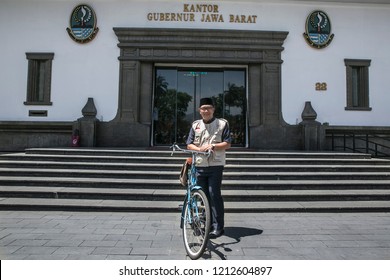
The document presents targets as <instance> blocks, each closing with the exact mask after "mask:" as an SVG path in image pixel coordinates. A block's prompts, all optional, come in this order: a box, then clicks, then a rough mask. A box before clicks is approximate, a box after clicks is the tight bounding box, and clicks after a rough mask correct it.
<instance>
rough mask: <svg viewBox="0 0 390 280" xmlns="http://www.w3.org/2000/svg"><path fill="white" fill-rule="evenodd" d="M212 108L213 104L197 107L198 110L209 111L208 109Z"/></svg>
mask: <svg viewBox="0 0 390 280" xmlns="http://www.w3.org/2000/svg"><path fill="white" fill-rule="evenodd" d="M212 109H214V107H213V106H203V107H200V108H199V110H200V111H203V112H204V111H210V110H212Z"/></svg>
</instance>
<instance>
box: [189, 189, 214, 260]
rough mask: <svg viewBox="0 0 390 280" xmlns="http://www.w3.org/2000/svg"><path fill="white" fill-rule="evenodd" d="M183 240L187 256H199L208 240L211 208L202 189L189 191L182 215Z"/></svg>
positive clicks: (196, 257) (193, 257)
mask: <svg viewBox="0 0 390 280" xmlns="http://www.w3.org/2000/svg"><path fill="white" fill-rule="evenodd" d="M183 219H184V223H183V241H184V247H185V249H186V251H187V254H188V256H189V257H190V258H191V259H193V260H196V259H198V258H200V257H201V256H202V255H203V253H204V251H205V249H206V247H207V243H208V241H209V233H210V225H211V209H210V204H209V201H208V199H207V196H206V194H205V193H204V191H203V190H195V191H193V192H192V193H191V197H190V201H188V202H187V203H186V204H185V209H184V215H183Z"/></svg>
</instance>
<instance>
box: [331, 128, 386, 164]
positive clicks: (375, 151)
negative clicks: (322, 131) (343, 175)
mask: <svg viewBox="0 0 390 280" xmlns="http://www.w3.org/2000/svg"><path fill="white" fill-rule="evenodd" d="M326 137H327V138H329V137H330V138H331V149H332V151H339V150H342V151H351V152H354V153H366V154H371V155H372V156H374V157H384V158H390V135H384V134H373V133H369V132H366V133H364V132H348V131H344V132H343V131H329V132H328V133H327V134H326ZM340 140H342V141H340Z"/></svg>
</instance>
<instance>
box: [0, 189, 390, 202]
mask: <svg viewBox="0 0 390 280" xmlns="http://www.w3.org/2000/svg"><path fill="white" fill-rule="evenodd" d="M222 195H223V197H224V201H294V200H305V201H327V200H329V201H339V200H347V201H348V200H359V201H363V200H390V189H387V190H294V189H292V190H226V189H223V190H222ZM184 196H185V189H184V188H182V189H172V190H167V189H163V190H161V189H160V190H159V189H157V190H155V189H117V188H98V189H97V188H66V187H50V186H40V187H29V186H22V187H15V186H0V197H20V198H22V197H26V198H27V197H31V198H59V199H65V198H66V199H87V198H89V199H111V200H150V201H164V200H177V201H178V202H180V201H182V200H183V198H184Z"/></svg>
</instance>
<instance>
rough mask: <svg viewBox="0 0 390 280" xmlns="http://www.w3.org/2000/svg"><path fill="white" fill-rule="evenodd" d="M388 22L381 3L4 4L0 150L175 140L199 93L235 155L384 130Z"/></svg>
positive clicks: (315, 145)
mask: <svg viewBox="0 0 390 280" xmlns="http://www.w3.org/2000/svg"><path fill="white" fill-rule="evenodd" d="M389 16H390V1H388V0H380V1H358V0H356V1H352V0H350V1H348V0H345V1H294V0H280V1H269V0H268V1H267V0H247V1H229V0H220V1H218V0H216V1H194V0H193V1H181V0H172V1H167V0H165V1H164V0H151V1H141V0H131V1H124V0H123V1H122V0H110V1H103V0H90V1H88V2H83V3H80V2H77V1H65V0H55V1H45V0H12V1H11V0H1V2H0V22H1V25H0V34H1V47H0V48H1V52H0V61H1V66H0V73H1V75H0V95H1V99H2V102H1V103H0V144H1V150H3V151H6V150H20V149H25V148H29V147H63V146H71V145H72V139H73V140H75V141H76V142H75V143H74V144H73V145H75V146H78V145H80V146H86V147H160V146H166V145H169V144H171V143H173V142H177V143H179V144H180V143H184V142H185V138H186V134H187V133H188V130H189V127H190V124H191V122H192V121H193V120H194V119H196V118H198V117H199V115H198V112H197V104H198V101H199V99H200V98H202V97H212V98H213V99H214V100H215V103H216V107H217V108H216V114H217V116H219V117H223V118H226V119H227V120H228V121H229V123H230V128H231V132H232V138H233V145H234V146H235V147H241V148H253V149H274V150H275V149H290V150H291V149H293V150H302V149H306V150H322V149H329V148H330V146H331V145H333V144H334V140H331V139H330V138H329V136H330V135H331V134H332V135H333V133H334V132H337V131H343V132H345V131H349V132H351V131H370V133H372V132H374V133H376V134H387V133H388V131H389V130H390V129H389V127H388V126H389V116H390V112H389V110H388V104H389V103H390V95H389V94H388V93H387V86H386V84H387V77H388V76H389V69H390V56H389V55H388V51H387V46H388V45H389V43H390V37H389V36H387V35H388V34H389V31H388V26H389V25H390V17H389ZM367 135H368V134H367ZM78 140H79V142H77V141H78Z"/></svg>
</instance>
